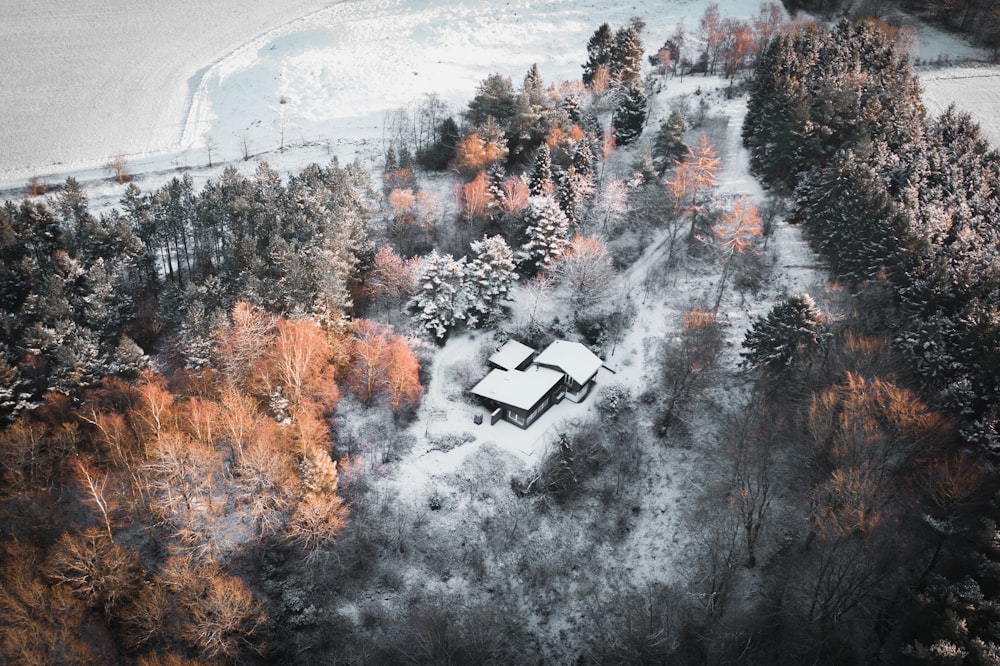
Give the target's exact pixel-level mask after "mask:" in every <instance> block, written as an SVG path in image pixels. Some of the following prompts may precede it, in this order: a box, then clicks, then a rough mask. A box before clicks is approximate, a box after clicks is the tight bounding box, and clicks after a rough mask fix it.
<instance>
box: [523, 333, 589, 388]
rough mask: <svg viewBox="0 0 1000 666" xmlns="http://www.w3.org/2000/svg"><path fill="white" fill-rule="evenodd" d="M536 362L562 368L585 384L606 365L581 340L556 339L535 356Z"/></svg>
mask: <svg viewBox="0 0 1000 666" xmlns="http://www.w3.org/2000/svg"><path fill="white" fill-rule="evenodd" d="M535 363H537V364H538V365H544V366H546V367H550V368H557V369H559V370H562V371H563V372H564V373H566V375H568V376H569V377H570V379H572V380H573V381H575V382H576V383H577V384H580V385H583V384H586V383H587V382H589V381H590V380H591V379H593V378H594V375H596V374H597V371H598V370H600V369H601V366H602V365H604V361H602V360H601V359H600V358H599V357H598V356H597V355H596V354H594V352H592V351H590V350H589V349H587V348H586V347H584V346H583V345H581V344H580V343H579V342H569V341H567V340H556V341H555V342H553V343H552V344H550V345H549V346H548V347H546V348H545V350H544V351H542V353H541V354H539V355H538V357H537V358H535Z"/></svg>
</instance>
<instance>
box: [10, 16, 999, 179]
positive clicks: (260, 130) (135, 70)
mask: <svg viewBox="0 0 1000 666" xmlns="http://www.w3.org/2000/svg"><path fill="white" fill-rule="evenodd" d="M707 4H708V2H707V0H633V1H632V2H629V3H618V2H611V1H610V0H510V1H506V0H505V1H504V2H497V1H494V0H441V1H439V2H433V3H432V2H427V1H426V0H341V1H340V2H337V1H336V0H289V1H287V2H281V3H271V2H265V1H264V0H251V1H244V0H240V1H236V0H221V1H215V2H211V3H195V2H192V1H191V0H179V1H177V2H169V3H155V4H149V5H142V4H140V5H136V4H135V3H131V2H126V1H125V0H83V1H82V2H76V3H73V4H68V3H54V4H53V5H51V6H48V7H45V6H38V5H37V4H32V3H28V2H26V1H25V0H12V1H11V2H9V3H6V4H5V7H4V12H3V20H2V21H0V62H2V63H3V65H2V68H3V69H2V71H3V75H4V76H3V80H4V86H3V92H2V93H0V95H2V96H3V98H2V99H0V101H2V102H3V103H2V104H0V145H2V146H4V150H3V151H2V153H0V188H3V189H9V188H15V187H21V186H23V185H24V184H25V183H26V182H27V181H28V179H29V178H31V177H32V176H40V177H42V178H43V179H44V180H49V181H59V180H62V179H64V178H65V176H66V175H77V176H78V177H79V178H80V179H81V180H82V181H84V182H92V181H93V180H95V179H96V178H99V177H101V176H102V175H103V173H102V166H103V165H104V164H105V163H106V162H107V160H108V158H109V157H110V156H112V155H116V154H119V153H122V154H125V155H127V156H128V157H129V162H130V165H131V168H132V169H133V171H134V172H136V173H149V172H156V171H164V170H170V169H175V168H178V167H199V166H201V165H205V164H207V162H208V161H209V160H208V151H207V150H206V145H210V146H212V147H213V151H212V158H213V160H214V161H215V162H219V161H223V160H237V159H240V158H242V156H243V154H244V152H245V151H247V152H249V153H251V154H260V153H265V152H269V151H273V150H275V149H277V148H278V147H279V146H281V145H282V143H284V144H285V145H286V146H289V145H295V146H301V145H302V144H304V143H309V144H312V146H313V148H314V149H313V151H312V152H316V150H315V147H316V146H321V147H322V148H323V150H324V151H325V152H326V154H327V155H329V154H331V153H337V154H339V155H340V156H341V157H346V158H348V159H351V158H353V157H354V155H355V154H356V153H358V152H361V153H362V154H370V153H373V152H375V150H374V146H373V145H372V144H376V143H377V144H379V147H380V143H381V142H380V138H381V135H382V131H383V130H382V121H383V119H384V117H385V114H386V113H387V112H389V111H391V110H394V109H397V108H400V107H407V106H412V105H413V104H414V103H415V102H416V101H418V100H419V99H420V98H421V97H422V96H423V95H424V94H429V93H434V94H437V95H439V96H440V97H441V99H443V100H444V101H445V102H447V103H448V104H449V105H450V106H451V107H452V109H453V110H458V109H460V108H461V107H462V106H463V105H464V103H465V102H466V101H467V100H468V99H469V98H470V97H471V95H472V93H473V92H474V90H475V86H476V84H477V83H478V82H479V81H481V80H482V79H483V78H484V77H485V76H486V75H487V74H489V73H491V72H500V73H503V74H506V75H509V76H511V77H512V78H513V79H514V80H515V81H519V80H520V78H521V77H522V76H523V75H524V72H525V71H526V70H527V68H528V67H529V66H530V65H531V64H532V63H534V62H537V63H539V65H540V67H541V71H542V75H543V77H544V78H545V79H546V81H548V82H558V81H561V80H564V79H565V80H574V79H577V78H578V77H579V74H580V64H581V63H582V62H583V60H584V59H585V49H586V42H587V39H588V38H589V36H590V34H591V33H592V32H593V30H594V28H595V27H596V26H597V25H598V24H599V23H601V22H603V21H608V22H610V23H611V24H612V25H615V26H617V25H621V24H622V23H625V22H626V21H628V20H629V19H630V18H631V17H633V16H640V17H642V18H644V19H645V20H646V22H647V27H646V31H645V34H644V38H645V41H646V45H647V48H648V49H653V48H655V47H656V46H658V45H659V44H661V43H662V42H663V40H664V39H665V38H666V37H667V36H668V35H669V34H671V33H672V32H673V31H674V30H675V29H676V28H677V26H678V25H683V26H684V28H685V29H686V30H687V31H688V32H689V33H693V32H695V31H696V30H697V27H698V18H699V17H700V16H701V14H702V13H703V11H704V8H705V6H706V5H707ZM718 4H719V5H720V10H721V12H722V15H723V16H727V17H747V16H751V15H754V14H756V13H757V11H758V9H759V4H760V3H759V0H722V1H721V2H719V3H718ZM914 55H915V56H916V57H918V58H920V59H921V60H923V61H932V60H934V59H935V58H937V57H939V56H947V57H948V58H950V59H952V60H961V59H969V58H977V57H980V58H981V57H982V56H983V54H982V52H981V51H979V50H977V49H975V48H973V47H970V46H969V45H967V44H965V43H963V42H961V41H960V40H956V39H955V38H954V37H952V36H950V35H947V34H945V33H942V32H940V31H937V30H934V29H933V28H927V27H921V28H920V29H919V30H918V35H917V39H916V49H915V53H914ZM924 76H925V79H926V83H925V85H926V86H927V88H928V95H929V97H931V98H932V100H931V104H932V106H934V107H935V108H936V107H938V106H947V104H948V103H949V102H950V101H956V102H957V103H958V104H959V105H960V106H961V107H962V108H967V110H969V111H970V112H971V113H974V114H975V115H976V117H977V118H979V119H980V120H982V121H983V122H984V124H986V125H987V126H988V127H987V131H988V132H989V133H990V136H991V137H993V140H994V141H995V142H996V141H997V138H996V134H995V132H994V131H993V130H992V129H990V126H992V125H993V124H995V122H996V121H995V119H996V118H997V117H1000V107H998V104H1000V102H998V100H997V98H996V97H995V96H988V95H987V93H989V92H990V91H989V88H992V89H993V90H995V89H996V86H983V85H982V84H983V83H984V81H982V80H978V81H977V80H973V79H966V78H961V76H960V75H956V76H954V77H948V73H947V72H946V73H944V74H942V76H945V77H948V78H951V79H952V80H951V81H950V82H949V83H947V85H944V84H939V83H938V81H939V79H937V78H935V77H936V76H937V74H935V73H933V72H926V73H925V74H924ZM994 80H995V79H994ZM994 80H991V81H990V82H991V83H992V81H994ZM966 100H967V101H968V103H967V104H966V103H965V102H966ZM269 159H271V161H274V160H273V158H269Z"/></svg>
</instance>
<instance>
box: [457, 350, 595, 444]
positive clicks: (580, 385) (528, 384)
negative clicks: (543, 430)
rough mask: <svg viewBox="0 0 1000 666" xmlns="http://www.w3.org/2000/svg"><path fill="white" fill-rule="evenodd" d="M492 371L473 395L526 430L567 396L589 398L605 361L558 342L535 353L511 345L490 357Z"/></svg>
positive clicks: (497, 416) (576, 399)
mask: <svg viewBox="0 0 1000 666" xmlns="http://www.w3.org/2000/svg"><path fill="white" fill-rule="evenodd" d="M489 365H490V366H491V367H492V370H490V372H489V374H488V375H486V377H484V378H483V379H482V381H480V382H479V383H478V384H476V385H475V386H474V387H472V390H471V393H472V394H473V395H475V396H478V397H479V398H480V399H481V400H482V401H483V402H484V403H485V404H486V405H487V407H489V408H490V409H491V410H492V411H493V419H492V423H496V422H497V421H498V420H499V419H501V418H503V419H506V420H507V421H510V422H511V423H513V424H514V425H517V426H520V427H522V428H527V427H528V426H529V425H531V424H532V423H533V422H534V421H535V420H536V419H538V417H539V416H541V415H542V414H544V413H545V410H547V409H548V408H549V407H551V406H552V405H555V404H557V403H559V402H561V401H562V399H563V398H564V397H568V398H569V399H570V400H572V401H574V402H581V401H582V400H583V399H584V398H586V397H587V395H588V394H589V393H590V390H591V388H593V386H594V383H595V381H596V378H597V371H598V370H600V368H601V366H602V365H604V361H602V360H601V359H600V358H598V357H597V356H596V355H595V354H594V353H593V352H591V351H590V350H589V349H587V348H586V347H584V346H583V345H582V344H580V343H578V342H567V341H565V340H557V341H555V342H553V343H552V344H551V345H549V346H548V347H546V348H545V350H544V351H542V353H541V354H539V355H538V356H537V357H535V350H534V349H532V348H531V347H528V346H527V345H523V344H521V343H520V342H517V341H516V340H509V341H507V342H506V343H504V345H503V346H501V347H500V348H499V349H498V350H497V351H496V353H494V354H493V355H492V356H490V359H489Z"/></svg>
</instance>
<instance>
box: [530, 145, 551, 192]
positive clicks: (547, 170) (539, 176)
mask: <svg viewBox="0 0 1000 666" xmlns="http://www.w3.org/2000/svg"><path fill="white" fill-rule="evenodd" d="M528 191H529V192H530V193H531V196H534V197H538V196H542V195H551V194H552V192H553V185H552V155H551V153H550V151H549V146H548V144H544V143H543V144H542V145H541V146H539V148H538V152H537V153H536V154H535V164H534V167H533V168H532V170H531V177H530V178H529V179H528Z"/></svg>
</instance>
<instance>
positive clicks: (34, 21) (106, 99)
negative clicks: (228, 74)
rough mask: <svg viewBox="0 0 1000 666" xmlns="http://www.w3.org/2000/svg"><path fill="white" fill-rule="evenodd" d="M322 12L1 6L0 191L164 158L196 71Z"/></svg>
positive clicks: (307, 8)
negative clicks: (53, 175) (93, 166)
mask: <svg viewBox="0 0 1000 666" xmlns="http://www.w3.org/2000/svg"><path fill="white" fill-rule="evenodd" d="M328 4H330V0H282V2H272V1H270V0H212V1H211V2H200V1H196V0H170V1H169V2H127V1H125V0H74V1H73V2H48V3H44V2H43V3H38V2H28V1H27V0H5V1H4V2H3V3H2V8H0V72H2V75H0V80H2V82H3V85H2V86H0V146H3V151H0V153H2V154H0V181H7V180H8V179H10V178H17V180H18V181H23V180H24V179H25V178H26V177H27V176H30V175H32V174H34V173H38V174H39V175H43V174H46V173H50V172H53V171H60V172H62V171H69V170H70V169H74V168H78V167H81V166H84V165H86V164H88V163H93V162H96V163H100V162H103V161H104V160H105V159H106V158H107V157H108V156H110V155H114V154H117V153H125V154H130V155H131V154H138V153H150V152H160V151H164V150H169V149H172V148H174V147H175V146H177V144H178V142H179V141H180V139H181V135H182V134H183V130H184V124H185V121H186V116H187V111H188V106H189V102H190V100H191V95H192V92H193V91H194V89H195V88H196V87H197V85H198V82H199V80H200V74H201V72H202V71H204V70H205V69H206V68H208V67H210V66H211V65H212V64H213V63H215V62H218V61H220V60H224V59H226V58H227V57H229V56H230V54H231V53H232V52H233V51H234V50H236V49H238V48H239V47H240V46H241V45H243V44H246V43H247V42H248V41H249V40H252V39H254V38H255V37H257V36H258V35H261V34H264V33H272V32H273V31H279V32H280V31H283V30H292V29H294V27H295V23H294V19H296V18H298V17H300V16H302V15H305V14H308V13H310V12H313V11H316V10H317V9H320V8H322V7H324V6H326V5H328ZM55 165H59V166H55ZM25 174H27V175H25Z"/></svg>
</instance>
